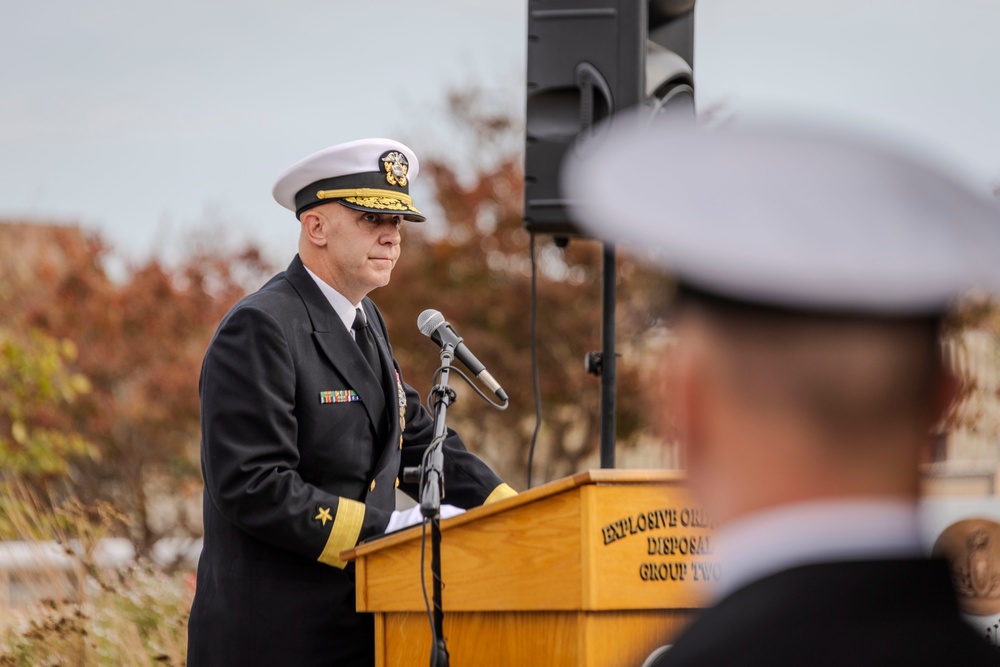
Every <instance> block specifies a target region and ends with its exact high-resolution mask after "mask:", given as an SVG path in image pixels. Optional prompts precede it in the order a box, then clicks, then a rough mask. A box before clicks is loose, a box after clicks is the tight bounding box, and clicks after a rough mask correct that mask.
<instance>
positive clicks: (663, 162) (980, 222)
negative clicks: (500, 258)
mask: <svg viewBox="0 0 1000 667" xmlns="http://www.w3.org/2000/svg"><path fill="white" fill-rule="evenodd" d="M567 156H568V157H567V160H566V162H565V164H564V166H563V173H562V186H563V192H564V194H565V195H566V196H567V197H568V198H569V199H570V200H571V201H572V207H571V208H572V211H573V215H574V217H575V219H576V220H577V221H578V223H579V224H580V225H581V226H582V227H583V228H584V229H586V230H588V231H589V232H590V233H592V234H593V235H594V236H596V237H598V238H601V239H604V240H606V241H615V242H617V241H621V242H623V243H625V244H627V245H630V246H632V247H633V248H636V249H640V250H649V251H653V252H654V253H655V254H656V260H657V261H658V262H659V263H661V264H662V265H663V266H665V267H666V268H668V269H670V270H671V271H672V272H673V273H675V274H676V276H677V277H678V278H679V279H680V280H682V281H684V282H686V283H688V284H690V285H691V286H692V287H695V288H698V289H702V290H705V291H708V292H711V293H714V294H717V295H719V296H723V297H728V298H731V299H736V300H740V301H745V302H749V303H757V304H762V305H769V306H777V307H782V308H792V309H804V310H808V311H825V312H849V313H860V314H885V315H907V314H914V315H916V314H932V313H943V312H945V311H946V310H947V309H948V307H949V305H950V304H951V303H952V302H953V301H954V299H955V298H957V297H959V296H961V295H962V294H964V293H966V292H967V291H969V290H973V289H985V290H988V291H992V292H1000V206H998V204H997V202H995V201H993V200H990V199H989V198H987V197H985V196H982V195H980V194H978V193H977V192H976V191H975V190H974V189H973V188H971V187H970V186H968V185H966V184H963V183H962V182H961V180H960V179H958V178H956V177H954V176H952V175H950V174H949V173H947V172H946V171H945V170H944V169H939V168H936V167H934V166H932V165H929V164H926V163H924V162H922V161H921V160H918V159H916V158H914V157H912V156H910V155H907V154H906V153H905V152H902V151H900V150H898V149H895V148H890V147H888V146H886V145H883V144H882V143H881V142H878V141H873V140H871V139H870V138H862V137H860V136H857V135H854V134H852V133H848V132H845V131H843V130H834V129H830V128H826V129H820V128H817V127H809V126H805V125H790V124H772V125H756V126H737V127H732V128H725V129H717V130H699V129H695V128H693V127H692V126H691V125H690V124H689V125H687V126H684V125H681V124H678V123H676V122H673V123H671V122H669V120H661V121H657V122H655V123H653V124H649V123H648V121H646V122H643V121H641V120H640V119H639V118H638V117H637V116H634V115H633V116H624V117H622V118H619V119H617V120H616V121H613V122H612V123H611V124H610V126H608V127H606V128H604V130H603V131H599V132H597V133H596V134H595V135H593V138H592V139H590V140H586V141H584V142H581V144H579V145H577V146H576V147H574V148H573V149H571V150H570V151H569V153H568V154H567Z"/></svg>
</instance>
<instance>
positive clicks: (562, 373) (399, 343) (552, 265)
mask: <svg viewBox="0 0 1000 667" xmlns="http://www.w3.org/2000/svg"><path fill="white" fill-rule="evenodd" d="M449 110H450V114H451V122H450V124H449V127H450V129H451V131H452V132H453V133H454V136H456V137H457V140H456V142H455V143H456V144H458V145H462V144H464V145H467V146H470V147H471V150H470V155H468V156H465V159H464V160H462V159H459V160H457V161H456V159H455V157H454V155H452V156H450V157H449V158H447V159H446V158H444V157H441V155H442V152H443V151H441V150H440V149H435V147H433V146H417V149H418V153H419V154H420V155H421V156H422V160H421V174H422V176H421V177H420V178H421V180H423V181H430V187H431V188H432V191H433V194H434V199H435V200H436V203H437V205H438V206H439V208H440V211H441V216H440V218H439V219H437V220H433V219H432V220H430V221H429V222H428V223H426V225H425V226H420V225H406V226H405V228H404V239H403V252H402V258H401V259H400V261H399V263H398V264H397V266H396V269H395V270H394V272H393V277H392V282H391V284H390V285H389V286H388V287H387V288H384V289H380V290H377V291H376V292H373V293H372V295H371V296H372V298H373V299H374V300H375V302H376V303H378V304H379V307H380V308H381V309H382V311H383V313H385V315H386V319H387V322H388V325H389V328H390V333H391V336H392V340H393V345H394V352H395V354H396V357H397V358H398V359H399V361H400V364H401V366H402V368H403V370H404V373H406V376H407V381H408V382H409V383H410V384H412V385H414V386H415V387H417V388H419V389H421V390H423V391H426V390H428V389H429V387H430V384H431V377H432V374H433V372H434V369H435V368H436V367H437V365H438V352H437V350H436V348H435V347H434V346H433V344H431V343H430V342H429V341H428V340H427V339H426V338H423V336H421V335H420V334H419V333H418V332H417V328H416V324H415V323H416V320H417V316H418V315H419V313H420V312H421V311H423V310H424V309H426V308H435V309H437V310H440V311H441V312H442V313H443V314H444V315H445V317H446V318H447V319H448V320H449V321H451V322H453V323H454V325H455V327H456V328H457V329H458V330H459V333H460V334H461V335H462V336H464V337H465V340H466V341H467V344H468V345H469V346H470V348H471V349H473V350H474V351H475V353H476V355H477V356H478V357H479V358H480V360H482V361H483V362H484V363H486V364H487V366H488V367H489V369H490V372H491V373H492V374H493V375H494V376H495V377H496V378H497V379H498V380H499V381H500V382H501V383H502V384H503V385H504V388H505V389H506V390H507V392H508V394H510V401H511V406H510V408H509V410H508V411H506V412H497V411H494V410H492V409H490V408H489V407H488V406H486V405H485V404H484V403H483V402H482V401H481V400H480V399H478V398H477V397H476V396H474V395H473V394H472V393H471V392H469V391H464V392H461V393H460V394H459V396H460V400H459V402H458V403H457V404H456V406H455V407H454V408H452V409H451V410H450V411H449V413H448V414H449V417H448V418H449V424H450V425H453V426H455V428H456V429H458V430H459V431H460V432H461V433H462V435H463V437H464V439H465V440H466V442H467V444H468V445H469V446H470V447H471V448H472V449H473V450H474V451H476V452H478V453H479V454H481V455H483V456H485V458H487V459H488V460H489V461H490V463H491V464H492V465H493V466H494V467H495V468H496V469H497V470H498V471H499V472H501V473H502V474H503V475H504V476H505V477H506V479H508V480H509V481H510V482H511V483H512V484H514V485H515V486H519V487H523V486H524V481H525V478H526V465H527V459H528V444H529V441H530V437H531V434H532V431H533V429H534V424H535V421H534V397H533V390H532V368H531V363H530V354H529V344H530V337H529V324H530V318H529V313H530V305H531V304H530V295H531V289H530V283H531V259H530V258H531V254H530V252H529V246H530V237H529V235H528V233H527V232H526V231H525V230H524V229H523V226H522V200H523V170H522V164H523V156H522V148H523V145H522V144H523V130H522V125H521V121H520V120H519V119H518V118H517V117H516V116H514V115H512V114H510V113H508V112H507V111H506V110H504V108H503V107H502V106H500V107H498V106H495V105H491V104H490V101H489V100H488V99H487V98H486V97H484V96H483V95H481V94H477V93H462V94H454V95H452V96H451V98H450V100H449ZM425 229H426V230H427V231H425ZM536 246H537V247H536V258H537V262H536V264H537V273H538V301H537V310H538V320H537V322H538V324H537V332H538V335H537V342H538V365H539V378H540V385H541V398H542V406H543V421H542V425H543V426H542V430H541V433H540V437H539V441H538V449H537V452H536V457H535V474H534V483H537V482H538V481H545V480H549V479H554V478H556V477H560V476H562V475H565V474H569V473H572V472H576V471H578V470H581V469H583V468H585V467H589V466H596V465H597V461H596V459H595V453H596V449H597V446H598V440H599V437H598V433H599V398H600V396H599V387H598V380H597V378H594V377H592V376H589V375H587V373H586V372H585V369H584V363H583V359H584V355H585V354H586V353H587V352H588V351H592V350H599V349H600V347H601V339H600V335H601V329H600V322H601V299H600V290H601V272H600V271H601V269H600V266H601V264H600V258H601V252H600V246H599V245H598V244H596V243H594V242H592V241H584V240H574V241H573V242H571V243H570V244H569V246H568V247H567V248H566V249H560V248H558V247H556V246H555V245H554V244H553V242H552V240H551V239H549V238H545V237H539V238H537V239H536ZM619 282H620V284H621V288H622V289H621V294H622V296H623V298H622V299H621V301H620V304H619V310H618V321H619V336H620V340H621V343H622V344H621V345H620V346H619V347H620V349H621V351H622V352H623V354H624V356H623V358H622V360H621V362H620V365H619V377H618V382H619V394H618V396H619V403H618V413H617V416H618V422H617V423H618V438H619V442H620V446H621V447H622V448H627V447H628V446H629V445H630V444H632V443H634V442H636V441H637V440H638V439H640V438H641V437H642V436H645V435H648V433H649V429H648V427H647V423H648V420H647V417H646V416H647V414H648V409H647V404H646V401H645V399H644V393H643V392H642V391H641V389H640V385H641V383H642V378H643V364H642V356H643V350H644V349H645V348H644V346H646V345H647V344H648V343H650V342H651V340H652V339H651V338H650V336H649V332H650V328H651V325H655V324H656V322H657V315H656V314H657V312H658V309H659V306H660V304H661V303H662V302H663V300H664V296H665V295H666V294H667V293H668V292H669V289H668V288H665V286H668V285H669V283H668V282H667V281H665V280H663V278H662V276H659V275H658V274H655V273H653V272H651V271H650V270H649V269H644V268H642V267H640V266H639V265H638V264H636V263H635V262H634V261H632V260H631V259H628V258H623V259H622V260H621V261H620V263H619ZM452 384H455V383H454V382H453V383H452Z"/></svg>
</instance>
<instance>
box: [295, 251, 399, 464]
mask: <svg viewBox="0 0 1000 667" xmlns="http://www.w3.org/2000/svg"><path fill="white" fill-rule="evenodd" d="M285 279H286V280H288V282H289V283H291V284H292V287H294V288H295V291H296V292H298V293H299V297H300V298H301V299H302V302H303V303H304V304H305V305H306V310H307V311H309V319H310V320H311V321H312V325H313V339H314V340H315V341H316V344H317V345H318V346H319V348H320V350H322V351H323V354H324V355H325V356H326V358H327V359H329V361H330V363H331V364H333V366H334V368H336V369H337V372H338V373H340V374H341V376H343V378H344V380H345V381H346V382H347V384H348V385H349V386H350V387H351V389H353V390H354V391H356V392H357V393H358V396H359V397H360V398H361V404H362V405H364V407H365V411H366V412H367V413H368V418H369V419H371V421H372V425H373V426H376V427H377V426H378V424H379V420H380V419H384V417H383V415H384V414H385V412H386V410H385V406H386V397H385V393H384V392H383V390H382V387H381V386H380V385H379V383H378V382H377V381H376V379H375V373H373V372H372V369H371V366H369V365H368V362H367V361H366V360H365V357H364V355H362V354H361V349H360V348H359V347H358V346H357V344H356V343H355V342H354V339H353V338H351V334H350V333H349V332H348V331H347V327H345V326H344V323H343V321H341V319H340V318H339V317H338V316H337V313H336V312H334V310H333V308H332V307H331V306H330V303H329V302H328V301H327V300H326V297H324V296H323V293H322V292H320V291H319V287H317V286H316V283H315V282H314V281H313V279H312V277H311V276H310V275H309V274H308V273H306V270H305V267H304V266H302V261H301V260H300V259H299V257H298V255H296V256H295V259H293V260H292V263H291V264H290V265H289V266H288V270H286V271H285ZM376 340H377V339H376ZM379 347H381V345H380V346H379ZM380 353H381V350H380ZM389 363H391V362H389ZM384 365H385V362H384V361H383V366H384ZM393 384H395V380H393ZM376 430H377V429H376ZM383 445H384V443H378V446H379V447H381V446H383Z"/></svg>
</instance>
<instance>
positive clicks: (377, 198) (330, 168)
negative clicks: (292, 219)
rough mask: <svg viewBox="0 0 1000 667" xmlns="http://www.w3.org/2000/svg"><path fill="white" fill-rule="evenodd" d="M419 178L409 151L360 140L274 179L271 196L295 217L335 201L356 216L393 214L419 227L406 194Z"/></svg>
mask: <svg viewBox="0 0 1000 667" xmlns="http://www.w3.org/2000/svg"><path fill="white" fill-rule="evenodd" d="M419 172H420V162H419V161H418V160H417V156H416V154H414V152H413V151H412V150H410V148H409V147H407V146H404V145H403V144H401V143H399V142H398V141H393V140H392V139H359V140H358V141H350V142H347V143H345V144H337V145H336V146H330V147H329V148H324V149H323V150H321V151H318V152H316V153H313V154H312V155H310V156H308V157H306V158H303V159H302V160H299V161H298V162H296V163H295V164H293V165H292V166H291V167H289V168H288V169H286V170H285V171H284V173H282V174H281V176H279V177H278V180H277V182H275V184H274V188H273V190H272V194H273V195H274V199H275V201H277V202H278V203H279V204H281V205H282V206H284V207H285V208H287V209H288V210H290V211H294V212H295V214H296V215H299V214H301V213H302V212H303V211H305V210H307V209H309V208H311V207H313V206H318V205H320V204H325V203H329V202H331V201H337V202H340V203H341V204H343V205H344V206H349V207H350V208H354V209H357V210H360V211H370V212H373V213H398V214H401V215H403V216H404V217H405V218H406V219H407V220H412V221H414V222H423V220H424V216H423V215H422V214H421V213H420V211H419V210H417V209H416V208H415V207H414V206H413V199H412V198H411V197H410V191H409V188H410V182H412V181H413V180H414V179H415V178H416V177H417V174H418V173H419Z"/></svg>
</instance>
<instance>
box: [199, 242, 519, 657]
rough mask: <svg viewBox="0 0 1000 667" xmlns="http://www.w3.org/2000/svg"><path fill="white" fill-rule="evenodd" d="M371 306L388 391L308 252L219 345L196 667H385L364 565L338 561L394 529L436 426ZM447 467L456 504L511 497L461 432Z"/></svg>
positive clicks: (210, 383)
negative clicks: (400, 498)
mask: <svg viewBox="0 0 1000 667" xmlns="http://www.w3.org/2000/svg"><path fill="white" fill-rule="evenodd" d="M362 307H363V308H364V310H365V315H366V317H367V319H368V322H369V326H370V328H371V330H372V333H373V334H374V337H375V340H376V343H377V346H378V348H379V353H380V355H381V360H382V369H383V377H382V382H381V384H380V383H379V382H378V381H377V379H376V377H375V373H374V372H373V371H372V370H371V367H370V366H369V365H368V363H367V361H366V360H365V358H364V356H363V355H362V353H361V351H360V349H359V348H358V346H357V344H356V343H355V342H354V339H353V338H352V336H351V334H350V332H349V331H348V330H347V328H346V327H345V326H344V323H343V321H342V320H341V319H340V318H339V317H338V316H337V314H336V312H335V311H334V310H333V308H332V307H331V306H330V304H329V302H328V301H327V300H326V298H325V297H324V296H323V294H322V293H321V292H320V290H319V288H318V287H317V286H316V283H315V282H314V281H313V279H312V278H311V277H310V276H309V274H308V273H307V272H306V270H305V268H304V267H303V265H302V262H301V261H300V260H299V258H298V257H296V258H295V259H294V260H293V261H292V263H291V265H289V267H288V269H287V270H286V271H285V272H283V273H279V274H278V275H277V276H275V277H274V278H272V279H271V280H270V281H269V282H268V283H267V284H266V285H265V286H264V287H263V288H261V289H260V290H259V291H258V292H255V293H254V294H251V295H249V296H247V297H246V298H244V299H243V300H242V301H240V302H239V303H238V304H236V306H234V307H233V309H232V310H231V311H230V312H229V313H228V314H227V315H226V317H225V318H224V319H223V321H222V323H221V324H220V325H219V329H218V331H217V332H216V334H215V337H214V338H213V339H212V342H211V344H210V345H209V348H208V351H207V353H206V355H205V360H204V364H203V366H202V373H201V383H200V392H201V425H202V472H203V475H204V478H205V495H204V517H205V538H204V547H203V551H202V555H201V560H200V562H199V565H198V579H197V590H196V593H195V599H194V604H193V606H192V610H191V620H190V625H189V639H188V665H189V666H190V667H225V666H227V665H234V666H235V665H240V666H241V667H246V666H252V665H261V666H264V665H266V666H268V667H273V666H275V665H294V666H296V667H304V666H309V665H359V666H360V665H371V664H373V662H374V641H373V633H374V630H373V625H374V624H373V620H372V617H371V616H370V615H367V614H358V613H356V612H355V590H354V572H353V565H352V566H350V567H348V564H347V563H345V562H344V561H342V560H341V559H340V553H341V552H342V551H344V550H345V549H350V548H351V547H353V546H355V545H356V544H357V543H358V542H359V541H360V540H364V539H366V538H369V537H373V536H375V535H379V534H380V533H382V532H383V531H384V530H385V527H386V525H387V524H388V522H389V516H390V513H391V512H392V511H393V509H394V508H395V492H394V491H395V488H396V486H398V485H400V483H401V479H400V477H401V474H402V472H401V471H402V468H403V467H405V466H413V465H418V464H419V462H420V459H421V456H422V455H423V452H424V449H425V447H426V446H427V445H428V444H429V442H430V439H431V433H432V429H433V420H432V418H431V416H430V415H429V414H428V412H427V411H426V410H425V409H424V408H423V406H422V404H421V400H420V397H419V395H418V394H417V392H416V391H415V390H413V389H412V388H411V387H409V386H408V385H406V384H404V383H403V382H402V376H401V373H400V371H399V367H398V366H397V365H396V362H395V360H394V359H393V357H392V349H391V348H390V346H389V342H388V335H387V331H386V327H385V322H384V321H383V319H382V316H381V314H380V313H379V311H378V309H377V308H376V307H375V305H374V304H373V303H372V302H371V300H369V299H367V298H366V299H365V300H364V302H363V305H362ZM444 459H445V471H444V475H445V482H446V489H445V492H446V498H445V502H447V503H449V504H452V505H456V506H459V507H464V508H469V507H474V506H477V505H480V504H483V503H485V502H487V501H493V500H499V499H501V498H504V497H507V496H509V495H513V494H514V492H513V490H512V489H510V487H508V486H507V485H506V484H503V483H502V482H501V480H500V479H499V478H498V477H497V476H496V475H495V474H494V473H493V472H492V471H491V470H490V469H489V468H488V467H487V466H486V464H484V463H483V462H482V461H481V460H479V459H478V458H477V457H476V456H474V455H473V454H471V453H469V452H468V451H467V450H466V448H465V446H464V444H463V443H462V441H461V439H459V437H458V436H457V435H456V434H455V433H454V431H449V437H448V438H447V440H446V441H445V456H444ZM400 488H402V489H403V490H404V491H405V492H407V493H408V494H410V495H411V496H414V495H416V494H417V493H418V490H417V488H416V486H415V485H414V486H409V485H407V484H405V483H404V484H402V486H401V487H400ZM413 585H414V586H419V585H420V584H419V582H417V581H414V582H413Z"/></svg>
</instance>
